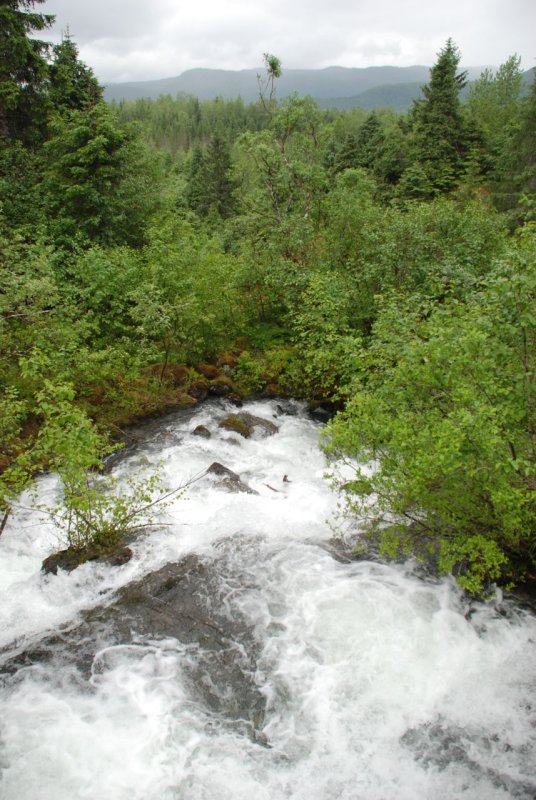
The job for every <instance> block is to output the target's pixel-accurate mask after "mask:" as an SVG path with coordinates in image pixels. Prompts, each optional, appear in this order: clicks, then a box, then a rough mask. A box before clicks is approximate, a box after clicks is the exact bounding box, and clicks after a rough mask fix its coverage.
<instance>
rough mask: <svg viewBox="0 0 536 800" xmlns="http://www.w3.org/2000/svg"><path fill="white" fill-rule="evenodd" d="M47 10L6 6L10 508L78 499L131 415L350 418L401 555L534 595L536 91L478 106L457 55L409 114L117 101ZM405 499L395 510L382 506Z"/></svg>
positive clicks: (1, 325) (492, 84) (1, 335)
mask: <svg viewBox="0 0 536 800" xmlns="http://www.w3.org/2000/svg"><path fill="white" fill-rule="evenodd" d="M40 2H41V0H35V2H21V1H20V0H8V2H7V3H4V4H3V5H2V7H1V8H0V271H1V286H0V312H1V316H0V360H1V368H0V383H1V391H2V396H1V400H0V436H1V449H0V468H1V469H2V475H1V476H0V490H1V494H3V496H4V502H3V508H4V509H5V512H3V513H4V520H5V514H7V513H8V510H9V500H10V498H11V497H12V496H13V494H14V493H15V492H18V491H19V490H20V489H21V488H22V487H23V486H24V485H25V483H26V482H27V481H28V479H29V477H30V476H31V475H32V474H34V473H35V471H36V470H39V469H43V468H55V469H58V470H59V471H60V473H61V474H62V476H63V477H64V480H65V481H66V486H68V485H69V481H71V484H70V485H71V486H74V487H75V489H74V490H73V491H74V495H75V496H76V493H77V492H78V493H79V494H80V492H81V489H80V486H81V485H82V483H83V481H82V478H81V475H83V474H85V471H86V470H87V469H90V468H96V467H97V466H98V464H99V463H100V459H101V457H102V455H103V454H104V453H105V452H107V451H108V450H109V449H110V446H111V445H110V441H112V440H117V439H118V438H120V432H121V429H123V428H124V426H125V425H127V424H128V423H130V422H132V421H133V420H134V419H137V418H139V417H142V416H147V415H151V414H156V413H160V412H162V411H164V410H165V409H167V408H170V407H173V406H176V405H180V404H185V405H187V404H191V403H195V402H197V401H198V400H199V399H200V398H203V397H205V396H207V394H212V395H227V396H231V397H234V398H235V400H236V402H239V397H240V396H243V395H246V394H251V393H257V392H267V393H269V394H271V395H287V396H295V397H299V398H302V399H305V400H307V401H309V402H310V403H311V404H313V405H315V404H323V405H324V406H326V405H329V407H330V408H331V409H332V410H338V411H339V413H338V414H337V416H336V417H335V418H334V420H333V421H332V422H331V423H330V424H329V425H328V426H327V429H326V435H325V446H326V448H327V450H328V452H330V453H331V454H333V455H334V456H336V457H338V458H341V459H343V460H345V461H350V462H351V463H353V464H356V463H357V462H361V463H363V462H365V461H367V462H370V461H371V460H373V461H374V463H375V464H376V468H375V469H374V471H373V472H372V474H370V470H366V471H361V470H360V469H359V467H356V471H355V478H354V479H352V480H348V479H347V477H346V478H345V479H344V480H343V479H342V478H341V479H340V482H341V491H342V494H343V496H344V497H345V498H346V501H347V502H346V505H347V511H348V513H349V514H350V515H358V517H359V518H360V519H361V521H362V522H361V524H363V520H365V523H366V525H367V529H368V531H369V533H370V535H371V536H372V537H374V538H377V539H379V540H380V542H381V547H382V549H383V551H384V552H385V553H387V554H390V555H393V556H395V555H397V554H398V553H400V552H413V553H416V554H417V555H421V556H427V555H429V554H430V553H433V554H434V555H436V556H437V557H438V563H439V567H440V569H441V570H442V571H446V572H449V571H454V572H455V573H456V574H457V576H458V578H459V580H460V582H461V584H462V585H463V586H465V587H466V588H467V589H469V590H471V591H475V592H476V591H480V590H481V589H482V587H483V586H485V584H486V582H487V581H488V580H490V579H491V580H497V581H499V582H502V583H509V582H511V581H514V582H520V581H525V580H527V579H529V578H530V577H534V555H535V533H534V528H535V518H536V508H535V502H534V489H535V486H536V483H535V480H536V478H535V464H536V408H535V392H536V375H535V369H536V313H535V305H534V300H535V290H536V236H535V231H536V225H535V223H536V206H535V200H536V84H535V83H534V82H533V83H532V86H531V88H530V92H529V94H528V95H526V96H523V94H522V74H521V72H520V66H519V59H518V58H517V57H516V56H512V57H511V58H510V59H509V60H508V61H507V62H506V63H505V64H504V65H502V66H501V67H500V68H499V69H498V70H497V71H496V72H491V71H486V72H484V73H483V74H482V76H481V77H480V79H479V80H478V81H476V83H475V84H474V85H473V86H472V87H471V88H470V91H469V92H468V94H467V96H466V98H465V100H464V102H463V103H462V101H461V100H460V92H461V90H462V89H463V87H464V84H465V81H466V77H465V76H464V75H463V74H460V73H459V69H458V67H459V62H460V53H459V52H458V50H457V48H456V45H455V44H454V43H453V42H452V41H450V40H449V41H448V42H447V43H446V44H445V46H444V48H443V49H442V50H441V52H440V53H439V54H438V57H437V61H436V64H435V65H434V67H433V68H432V69H431V70H430V76H429V81H428V83H427V85H426V87H425V90H424V96H423V99H422V100H420V101H418V102H415V103H414V104H413V106H412V108H411V109H410V111H409V112H408V113H407V114H396V113H394V112H391V111H377V112H375V111H373V112H371V113H369V112H366V111H364V110H360V109H354V110H351V111H346V112H344V111H341V112H335V111H325V110H322V109H320V108H319V107H318V106H317V105H316V104H315V102H313V101H312V100H311V99H310V98H307V97H296V96H293V97H290V98H288V99H286V100H285V101H284V102H278V101H277V99H276V98H277V80H278V77H279V76H280V74H281V65H280V63H279V61H278V59H277V58H275V57H274V56H266V57H265V61H266V74H265V77H264V78H263V80H262V81H261V83H260V87H259V92H260V96H259V100H258V101H257V102H255V103H252V104H250V105H245V104H244V103H242V102H241V101H239V100H237V101H228V102H226V101H223V100H211V101H203V102H200V101H199V100H197V99H196V98H194V97H190V98H183V97H179V98H177V99H176V100H174V99H172V98H171V97H169V96H168V97H161V98H159V99H157V100H154V101H149V100H139V101H136V102H132V103H122V104H120V105H119V106H110V105H107V104H106V103H105V102H104V100H103V98H102V87H101V86H99V84H98V82H97V80H96V79H95V76H94V75H93V73H92V70H91V68H90V67H88V66H86V65H85V64H83V63H81V62H80V60H79V57H78V51H77V47H76V44H75V42H74V41H72V40H71V39H70V38H69V37H66V38H65V39H64V40H63V42H62V43H61V44H59V45H56V46H54V47H50V46H48V45H47V44H45V42H44V41H42V40H41V38H39V37H44V31H45V30H46V28H47V25H48V24H49V23H50V18H49V17H47V16H44V15H42V14H40V13H38V11H37V10H36V9H35V7H36V6H39V3H40ZM371 496H375V497H377V503H376V504H375V505H374V506H371V505H370V497H371Z"/></svg>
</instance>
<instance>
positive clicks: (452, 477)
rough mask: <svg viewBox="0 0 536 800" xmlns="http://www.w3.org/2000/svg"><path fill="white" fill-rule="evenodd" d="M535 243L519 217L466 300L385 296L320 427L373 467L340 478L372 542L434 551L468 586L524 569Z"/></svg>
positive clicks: (535, 518)
mask: <svg viewBox="0 0 536 800" xmlns="http://www.w3.org/2000/svg"><path fill="white" fill-rule="evenodd" d="M535 248H536V237H535V235H534V231H531V230H530V229H529V228H527V230H525V231H524V232H523V233H522V235H521V236H520V237H519V239H518V241H516V242H514V244H513V245H512V248H511V250H510V252H509V253H508V255H507V257H506V258H504V259H502V260H501V262H500V263H499V264H498V265H497V267H496V269H495V271H494V272H493V273H492V274H491V275H490V276H489V278H488V279H487V280H486V283H485V285H484V287H483V289H482V290H481V291H478V292H475V293H473V294H472V295H471V296H470V297H469V298H468V299H467V302H460V301H458V300H455V299H451V300H449V301H445V302H443V303H441V304H435V305H431V304H430V302H429V300H428V299H425V298H422V297H419V296H418V295H414V296H410V297H406V298H403V297H401V296H400V295H392V296H391V297H389V296H387V297H384V300H383V303H382V305H383V307H382V310H381V314H380V317H379V319H378V322H377V324H376V327H375V339H374V342H373V343H372V345H371V347H370V349H369V351H368V352H367V354H366V356H365V360H364V364H365V368H364V369H363V370H362V371H361V375H360V380H359V381H357V382H356V384H355V386H354V394H353V397H352V398H351V400H350V401H349V403H348V405H347V407H346V410H345V411H344V412H343V413H342V414H341V415H339V417H338V418H337V419H336V420H335V422H334V423H333V424H332V426H331V428H330V430H329V440H328V449H329V450H331V451H332V452H335V453H338V454H339V455H343V456H345V457H347V458H348V457H349V458H351V459H355V463H356V464H363V463H367V464H368V465H370V466H371V467H372V469H368V468H363V467H362V466H356V474H355V480H353V481H349V482H348V480H347V478H346V479H344V480H343V481H342V482H341V488H342V489H343V491H344V492H345V494H346V497H347V498H348V503H349V509H350V511H351V512H353V513H357V514H358V515H359V516H360V517H361V518H362V519H363V520H364V521H365V524H366V526H367V528H368V530H369V532H370V533H371V535H372V536H374V537H375V538H378V539H379V540H380V542H381V544H382V549H383V552H384V553H386V554H389V555H391V556H394V555H396V554H397V553H399V552H403V553H408V552H411V553H415V554H417V555H420V556H428V557H429V556H430V555H438V558H439V561H438V563H439V568H440V570H442V571H444V572H450V571H454V572H455V573H456V574H457V575H458V577H459V580H460V583H461V585H462V586H464V587H465V588H467V589H468V590H470V591H474V592H478V591H481V590H482V589H483V588H484V587H485V584H486V582H487V581H489V580H490V579H491V580H496V579H498V578H500V579H501V580H502V581H508V580H509V579H512V578H513V579H514V580H515V579H519V578H521V579H522V577H523V574H524V573H525V572H527V571H528V572H530V571H531V570H533V569H534V560H535V556H536V542H535V539H534V531H535V525H536V506H535V502H534V487H533V481H534V472H535V468H536V450H535V443H536V402H535V398H536V381H535V375H536V372H535V366H536V320H535V317H534V310H533V309H534V302H535V299H536V298H535V292H536V273H535V264H536V260H535V258H534V256H535V255H536V252H535ZM371 495H375V496H376V498H377V500H376V501H375V503H374V504H371V503H370V497H371Z"/></svg>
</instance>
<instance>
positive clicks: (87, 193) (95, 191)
mask: <svg viewBox="0 0 536 800" xmlns="http://www.w3.org/2000/svg"><path fill="white" fill-rule="evenodd" d="M45 158H46V166H45V175H44V181H43V191H44V193H45V209H46V211H47V215H48V216H49V219H50V221H49V228H50V232H51V234H52V237H53V239H54V240H55V241H56V242H57V243H58V244H59V245H60V246H65V247H72V246H73V243H75V242H77V241H79V242H81V243H82V244H84V243H85V242H93V243H99V244H106V245H114V244H129V245H134V246H136V245H139V244H141V242H142V237H143V229H144V225H145V221H146V219H147V217H148V216H150V215H151V214H152V213H154V211H155V210H156V208H157V206H158V202H159V200H158V188H159V184H160V183H161V180H160V168H159V161H158V159H157V158H156V157H154V156H153V155H152V154H151V153H150V152H149V151H148V150H147V149H146V148H145V147H144V146H143V145H142V143H141V142H140V140H139V139H138V138H137V137H136V135H135V132H134V131H133V130H132V129H130V130H127V129H124V128H122V127H120V126H119V124H118V123H117V120H116V119H115V117H114V115H113V114H112V112H111V111H110V110H109V109H108V108H107V106H106V105H105V104H104V103H98V104H97V105H95V106H94V107H92V108H90V109H88V110H84V111H79V110H75V111H71V112H69V113H65V114H64V115H63V116H62V117H57V118H56V119H55V120H54V121H53V122H52V123H51V136H50V138H49V140H48V141H47V143H46V145H45ZM127 209H128V213H127Z"/></svg>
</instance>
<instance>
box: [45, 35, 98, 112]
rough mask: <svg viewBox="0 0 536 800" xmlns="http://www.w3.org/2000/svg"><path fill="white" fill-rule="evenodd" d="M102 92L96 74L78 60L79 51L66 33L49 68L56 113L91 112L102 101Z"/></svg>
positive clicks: (55, 51)
mask: <svg viewBox="0 0 536 800" xmlns="http://www.w3.org/2000/svg"><path fill="white" fill-rule="evenodd" d="M102 92H103V89H102V87H101V86H100V85H99V82H98V80H97V79H96V77H95V75H94V74H93V70H92V69H90V68H89V67H86V65H85V64H84V63H83V62H82V61H80V60H79V58H78V48H77V46H76V44H75V43H74V42H73V40H72V39H71V37H70V35H69V33H68V32H67V33H66V34H65V35H64V37H63V40H62V41H61V43H60V44H58V45H55V47H54V48H53V61H52V64H51V65H50V68H49V97H50V100H51V103H52V106H53V108H54V110H55V111H59V112H62V111H73V110H84V109H90V108H92V107H93V106H94V105H95V104H96V103H98V102H99V101H100V100H101V99H102Z"/></svg>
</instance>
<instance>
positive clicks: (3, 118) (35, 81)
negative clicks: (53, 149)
mask: <svg viewBox="0 0 536 800" xmlns="http://www.w3.org/2000/svg"><path fill="white" fill-rule="evenodd" d="M43 2H44V0H2V2H1V3H0V137H1V138H8V139H11V140H13V139H17V140H20V141H23V142H25V143H28V144H34V143H36V142H38V141H39V139H40V138H41V137H42V135H43V130H44V128H45V125H46V109H47V97H46V81H47V74H48V65H47V61H46V55H47V53H48V48H49V45H48V44H47V43H46V42H43V41H40V40H38V39H32V38H30V36H29V34H30V33H31V31H34V30H35V31H42V30H44V29H45V28H47V27H49V26H50V25H51V24H52V22H53V20H54V17H53V16H51V15H50V14H38V13H36V12H34V11H33V10H30V9H33V6H34V5H35V4H36V3H43ZM21 9H25V10H21Z"/></svg>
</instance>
